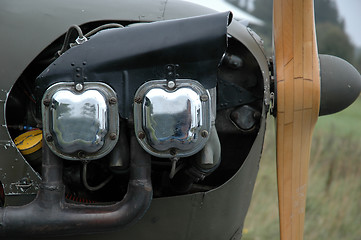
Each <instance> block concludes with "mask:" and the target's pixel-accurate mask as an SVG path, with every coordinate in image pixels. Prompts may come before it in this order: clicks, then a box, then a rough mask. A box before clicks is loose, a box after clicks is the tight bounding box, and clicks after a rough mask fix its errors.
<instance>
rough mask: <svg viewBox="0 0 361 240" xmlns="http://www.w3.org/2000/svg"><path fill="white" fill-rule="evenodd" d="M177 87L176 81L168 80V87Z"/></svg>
mask: <svg viewBox="0 0 361 240" xmlns="http://www.w3.org/2000/svg"><path fill="white" fill-rule="evenodd" d="M174 87H175V82H174V81H169V82H168V88H170V89H173V88H174Z"/></svg>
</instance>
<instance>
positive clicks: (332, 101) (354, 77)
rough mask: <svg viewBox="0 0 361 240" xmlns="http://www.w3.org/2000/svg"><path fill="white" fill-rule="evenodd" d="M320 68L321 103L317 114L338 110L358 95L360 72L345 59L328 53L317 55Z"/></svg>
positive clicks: (360, 82) (348, 104)
mask: <svg viewBox="0 0 361 240" xmlns="http://www.w3.org/2000/svg"><path fill="white" fill-rule="evenodd" d="M319 58H320V69H321V104H320V113H319V115H320V116H322V115H328V114H332V113H336V112H339V111H341V110H343V109H345V108H347V107H348V106H350V105H351V104H352V103H353V102H354V101H355V100H356V99H357V97H358V96H359V95H360V92H361V76H360V73H359V72H358V71H357V70H356V69H355V68H354V67H353V66H352V65H351V64H350V63H348V62H347V61H345V60H343V59H341V58H338V57H335V56H330V55H322V54H320V55H319Z"/></svg>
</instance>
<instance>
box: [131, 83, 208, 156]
mask: <svg viewBox="0 0 361 240" xmlns="http://www.w3.org/2000/svg"><path fill="white" fill-rule="evenodd" d="M168 85H169V84H168V82H167V80H154V81H150V82H147V83H145V84H144V85H142V86H141V87H140V88H139V89H138V91H137V93H136V95H135V99H138V100H140V101H136V103H135V105H134V120H135V121H134V124H135V131H136V132H137V133H138V141H139V143H140V144H141V145H142V146H143V148H144V149H145V150H146V151H147V152H149V153H150V154H152V155H154V156H157V157H164V158H168V157H175V156H177V157H186V156H190V155H193V154H195V153H197V152H198V151H200V150H201V149H202V148H203V147H204V145H205V143H206V142H207V140H208V135H207V134H208V132H209V131H210V122H211V117H210V115H211V111H210V105H211V101H210V95H209V93H208V91H207V90H206V89H205V88H204V87H203V86H202V85H201V84H200V83H199V82H197V81H194V80H189V79H182V80H180V79H177V80H176V84H175V86H174V88H172V89H170V88H169V87H168ZM202 132H203V133H207V134H201V133H202ZM142 133H144V137H142V136H143V134H142ZM139 136H140V137H139Z"/></svg>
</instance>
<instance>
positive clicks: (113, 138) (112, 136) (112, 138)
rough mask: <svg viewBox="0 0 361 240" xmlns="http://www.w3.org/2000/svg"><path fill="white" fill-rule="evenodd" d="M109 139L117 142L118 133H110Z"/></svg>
mask: <svg viewBox="0 0 361 240" xmlns="http://www.w3.org/2000/svg"><path fill="white" fill-rule="evenodd" d="M109 138H110V140H115V139H117V134H116V133H110V134H109Z"/></svg>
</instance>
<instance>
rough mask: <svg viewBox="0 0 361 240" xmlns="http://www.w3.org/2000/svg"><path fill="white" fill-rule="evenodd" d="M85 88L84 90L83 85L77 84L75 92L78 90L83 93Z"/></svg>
mask: <svg viewBox="0 0 361 240" xmlns="http://www.w3.org/2000/svg"><path fill="white" fill-rule="evenodd" d="M83 88H84V86H83V84H81V83H77V84H76V85H75V90H77V91H78V92H80V91H82V90H83Z"/></svg>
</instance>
